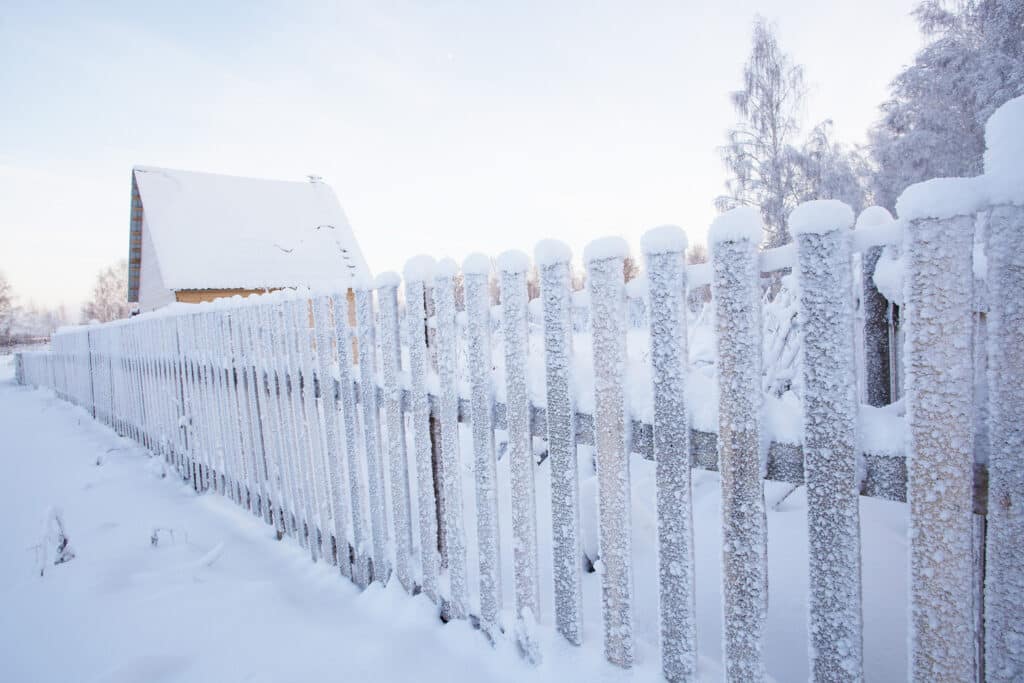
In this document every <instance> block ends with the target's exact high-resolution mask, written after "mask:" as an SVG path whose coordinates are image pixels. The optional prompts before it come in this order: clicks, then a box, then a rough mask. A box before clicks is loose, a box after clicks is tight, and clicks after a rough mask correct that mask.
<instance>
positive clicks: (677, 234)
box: [640, 225, 686, 254]
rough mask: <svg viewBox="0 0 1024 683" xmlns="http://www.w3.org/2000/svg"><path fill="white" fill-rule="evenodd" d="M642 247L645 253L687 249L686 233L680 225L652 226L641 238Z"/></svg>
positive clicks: (662, 252)
mask: <svg viewBox="0 0 1024 683" xmlns="http://www.w3.org/2000/svg"><path fill="white" fill-rule="evenodd" d="M640 249H641V250H642V251H643V252H644V253H645V254H664V253H666V252H671V251H686V233H685V232H683V229H682V228H680V227H679V226H678V225H661V226H658V227H657V228H651V229H650V230H648V231H647V232H645V233H644V235H643V237H641V238H640Z"/></svg>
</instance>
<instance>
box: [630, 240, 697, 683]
mask: <svg viewBox="0 0 1024 683" xmlns="http://www.w3.org/2000/svg"><path fill="white" fill-rule="evenodd" d="M643 250H644V252H645V256H646V265H647V281H648V287H649V298H650V349H651V378H652V380H653V385H654V425H653V429H654V461H655V479H656V483H657V490H656V496H657V501H656V505H657V512H658V583H659V599H660V602H659V617H660V626H661V630H660V634H661V638H660V642H661V670H662V673H663V674H664V675H665V678H666V679H667V680H669V681H690V680H693V679H694V678H695V677H696V675H697V624H696V615H697V612H696V605H695V595H696V587H695V582H694V568H693V499H692V493H691V488H690V429H689V420H688V417H687V412H686V373H687V367H688V362H687V349H686V339H687V336H686V266H685V260H684V257H685V252H686V236H685V234H684V233H683V231H682V230H680V229H679V228H674V227H663V228H655V229H654V230H651V231H649V232H648V233H646V234H645V235H644V241H643Z"/></svg>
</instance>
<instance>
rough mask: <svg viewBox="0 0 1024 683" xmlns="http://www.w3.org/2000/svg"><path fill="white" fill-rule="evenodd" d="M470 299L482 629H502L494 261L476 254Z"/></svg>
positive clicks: (468, 276) (468, 283) (470, 264)
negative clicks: (493, 359) (493, 370)
mask: <svg viewBox="0 0 1024 683" xmlns="http://www.w3.org/2000/svg"><path fill="white" fill-rule="evenodd" d="M462 273H463V276H464V277H465V281H464V284H465V296H466V319H467V326H466V341H467V349H468V350H467V354H466V360H467V365H468V368H467V370H468V371H469V381H470V392H471V395H470V411H471V413H472V419H471V426H472V430H473V470H474V475H475V479H476V525H477V545H478V547H479V562H480V627H481V629H482V630H483V631H484V632H485V633H487V634H489V635H491V636H493V635H494V634H495V633H497V632H498V630H500V628H501V624H500V623H499V616H500V614H501V546H500V544H499V543H500V538H499V535H498V532H499V521H498V491H497V479H498V473H497V464H496V463H495V460H494V417H493V416H494V387H493V386H492V384H491V374H492V373H491V290H490V282H489V280H490V274H491V262H490V259H488V258H487V257H486V256H484V255H483V254H471V255H470V256H468V257H466V260H465V261H463V263H462Z"/></svg>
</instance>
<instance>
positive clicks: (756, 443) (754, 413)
mask: <svg viewBox="0 0 1024 683" xmlns="http://www.w3.org/2000/svg"><path fill="white" fill-rule="evenodd" d="M708 241H709V242H710V243H711V255H712V268H713V277H712V283H711V288H712V295H713V299H714V302H715V332H716V337H717V342H718V386H719V400H718V468H719V471H720V472H721V478H722V583H723V585H722V610H723V629H724V636H723V641H724V650H725V653H724V654H725V669H726V678H727V679H728V680H731V681H760V680H764V677H765V670H764V664H763V662H762V660H761V648H762V637H763V631H764V622H765V616H766V612H767V607H768V585H767V582H768V569H767V562H766V559H767V554H766V553H767V545H766V543H767V539H766V529H765V508H764V488H763V487H762V484H761V455H760V451H761V424H760V422H761V418H760V415H761V358H760V357H761V330H760V325H761V315H760V306H761V297H760V292H759V291H758V276H759V270H760V268H759V266H758V259H757V244H758V242H760V241H761V216H760V214H759V213H758V211H757V210H756V209H752V208H749V207H741V208H738V209H733V210H732V211H728V212H726V213H724V214H722V215H721V216H719V217H718V218H717V219H716V220H715V222H714V223H713V224H712V225H711V230H710V232H709V234H708Z"/></svg>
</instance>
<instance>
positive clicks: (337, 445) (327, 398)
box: [313, 295, 352, 577]
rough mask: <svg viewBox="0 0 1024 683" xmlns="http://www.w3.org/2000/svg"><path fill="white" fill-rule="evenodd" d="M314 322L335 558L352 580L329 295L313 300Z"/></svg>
mask: <svg viewBox="0 0 1024 683" xmlns="http://www.w3.org/2000/svg"><path fill="white" fill-rule="evenodd" d="M313 321H314V324H315V326H316V351H317V373H318V375H319V377H320V397H321V399H320V400H321V403H322V408H323V413H324V441H325V444H324V446H325V449H324V450H325V456H326V463H327V478H328V489H329V493H330V498H331V500H330V509H331V518H332V520H333V526H334V528H333V529H332V531H333V533H334V556H335V562H336V563H337V565H338V569H339V570H340V571H341V575H342V576H346V577H351V574H352V572H351V566H350V565H349V559H348V525H347V524H346V519H345V517H346V515H347V513H348V511H347V507H348V505H347V502H348V501H347V498H348V495H347V492H346V491H345V486H344V483H343V482H342V479H343V478H344V472H343V467H344V465H343V462H342V457H341V452H340V451H341V448H342V445H341V438H340V437H339V434H338V422H339V416H340V412H339V410H338V398H337V396H336V394H335V387H334V382H335V379H334V378H335V375H336V374H337V372H336V369H335V365H334V339H335V334H334V330H335V328H334V321H333V320H331V301H330V299H329V298H328V297H327V296H325V295H320V296H317V297H316V298H315V299H314V300H313Z"/></svg>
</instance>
